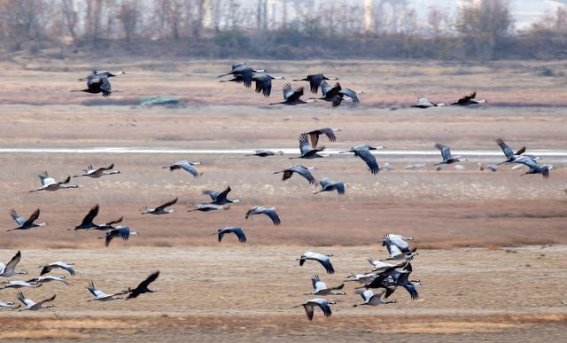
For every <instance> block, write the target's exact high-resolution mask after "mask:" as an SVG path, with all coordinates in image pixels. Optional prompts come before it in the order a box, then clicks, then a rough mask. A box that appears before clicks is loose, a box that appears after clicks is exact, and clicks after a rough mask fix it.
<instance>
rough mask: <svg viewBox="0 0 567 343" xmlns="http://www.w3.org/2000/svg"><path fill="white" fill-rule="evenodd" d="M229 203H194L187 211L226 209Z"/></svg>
mask: <svg viewBox="0 0 567 343" xmlns="http://www.w3.org/2000/svg"><path fill="white" fill-rule="evenodd" d="M229 208H230V205H216V204H195V205H194V207H193V208H192V209H190V210H187V212H194V211H199V212H210V211H218V210H228V209H229Z"/></svg>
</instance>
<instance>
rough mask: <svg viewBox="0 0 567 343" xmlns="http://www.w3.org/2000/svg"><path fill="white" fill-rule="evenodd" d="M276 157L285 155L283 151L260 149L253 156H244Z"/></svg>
mask: <svg viewBox="0 0 567 343" xmlns="http://www.w3.org/2000/svg"><path fill="white" fill-rule="evenodd" d="M275 155H283V151H271V150H263V149H258V150H256V151H254V153H253V154H247V155H244V156H258V157H268V156H275Z"/></svg>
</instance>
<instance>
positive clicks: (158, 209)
mask: <svg viewBox="0 0 567 343" xmlns="http://www.w3.org/2000/svg"><path fill="white" fill-rule="evenodd" d="M177 199H178V198H175V199H173V200H170V201H168V202H165V203H163V204H161V205H160V206H158V207H156V208H147V207H146V209H145V210H144V211H143V212H142V214H153V215H161V214H170V213H173V210H172V209H170V210H166V208H167V207H169V206H172V205H174V204H175V203H177Z"/></svg>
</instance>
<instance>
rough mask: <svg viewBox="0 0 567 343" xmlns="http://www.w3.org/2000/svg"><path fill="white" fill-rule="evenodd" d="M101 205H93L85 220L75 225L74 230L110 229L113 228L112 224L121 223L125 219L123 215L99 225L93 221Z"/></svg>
mask: <svg viewBox="0 0 567 343" xmlns="http://www.w3.org/2000/svg"><path fill="white" fill-rule="evenodd" d="M99 208H100V207H99V205H98V204H96V205H95V206H93V207H92V208H91V209H90V210H89V212H88V213H87V215H86V216H85V217H84V218H83V221H82V222H81V224H79V225H77V226H75V228H74V230H90V229H96V230H110V229H113V228H114V227H113V226H112V225H114V224H118V223H121V222H122V220H123V219H124V218H123V217H120V218H118V219H116V220H112V221H109V222H107V223H104V224H101V225H98V224H95V223H94V222H93V220H94V219H95V217H96V216H97V215H98V211H99Z"/></svg>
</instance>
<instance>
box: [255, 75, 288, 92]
mask: <svg viewBox="0 0 567 343" xmlns="http://www.w3.org/2000/svg"><path fill="white" fill-rule="evenodd" d="M283 79H285V78H284V77H283V76H272V75H269V74H256V75H254V76H252V81H254V82H256V88H255V91H256V93H262V94H263V95H264V96H265V97H269V96H270V94H271V93H272V80H283Z"/></svg>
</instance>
